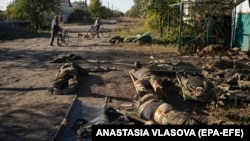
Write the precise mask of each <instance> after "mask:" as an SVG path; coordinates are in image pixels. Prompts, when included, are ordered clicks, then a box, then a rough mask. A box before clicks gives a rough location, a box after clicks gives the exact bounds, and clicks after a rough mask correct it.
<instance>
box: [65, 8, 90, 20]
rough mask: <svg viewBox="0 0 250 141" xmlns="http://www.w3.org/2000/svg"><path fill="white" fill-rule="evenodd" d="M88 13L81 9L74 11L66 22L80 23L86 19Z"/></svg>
mask: <svg viewBox="0 0 250 141" xmlns="http://www.w3.org/2000/svg"><path fill="white" fill-rule="evenodd" d="M87 17H88V12H87V11H85V10H82V9H75V10H74V11H73V13H71V15H70V16H69V19H68V22H69V23H72V22H81V21H82V20H85V19H87Z"/></svg>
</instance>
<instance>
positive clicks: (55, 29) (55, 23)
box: [50, 16, 60, 46]
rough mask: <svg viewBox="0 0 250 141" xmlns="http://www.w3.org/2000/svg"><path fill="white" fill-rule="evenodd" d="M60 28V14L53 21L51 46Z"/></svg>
mask: <svg viewBox="0 0 250 141" xmlns="http://www.w3.org/2000/svg"><path fill="white" fill-rule="evenodd" d="M59 30H60V26H59V20H58V16H55V18H54V19H53V20H52V22H51V39H50V45H51V46H53V42H54V38H55V36H57V34H58V32H59ZM57 43H58V42H57Z"/></svg>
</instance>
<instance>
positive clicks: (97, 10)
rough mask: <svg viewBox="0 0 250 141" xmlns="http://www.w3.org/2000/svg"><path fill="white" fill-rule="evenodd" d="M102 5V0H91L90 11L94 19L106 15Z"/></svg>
mask: <svg viewBox="0 0 250 141" xmlns="http://www.w3.org/2000/svg"><path fill="white" fill-rule="evenodd" d="M102 7H103V6H102V3H101V1H100V0H90V3H89V6H88V11H89V12H90V14H91V16H92V17H97V16H100V17H102V15H104V13H103V12H102Z"/></svg>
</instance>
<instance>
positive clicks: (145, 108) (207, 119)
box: [135, 93, 221, 125]
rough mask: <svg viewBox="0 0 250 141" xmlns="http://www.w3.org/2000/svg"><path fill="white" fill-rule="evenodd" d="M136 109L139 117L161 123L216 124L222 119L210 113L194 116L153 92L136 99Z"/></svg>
mask: <svg viewBox="0 0 250 141" xmlns="http://www.w3.org/2000/svg"><path fill="white" fill-rule="evenodd" d="M135 111H136V113H137V116H138V117H140V118H142V119H144V120H146V121H153V122H155V123H157V124H159V125H198V124H205V125H212V124H213V125H215V124H220V123H221V121H219V120H216V119H214V118H213V117H211V116H208V115H195V116H194V115H190V114H188V113H187V112H182V111H178V110H175V109H174V108H173V107H172V106H171V105H169V104H168V103H165V102H163V101H161V100H159V99H158V98H157V97H156V96H155V95H154V94H152V93H148V94H145V95H144V96H142V97H141V98H140V99H138V101H136V106H135Z"/></svg>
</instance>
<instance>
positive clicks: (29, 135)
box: [0, 24, 249, 141]
mask: <svg viewBox="0 0 250 141" xmlns="http://www.w3.org/2000/svg"><path fill="white" fill-rule="evenodd" d="M87 27H88V26H81V27H80V30H83V29H86V28H87ZM107 27H110V28H112V29H115V28H119V25H116V24H113V25H109V26H107ZM69 28H71V27H69ZM72 28H74V29H76V28H79V27H72ZM113 35H115V33H114V32H113V33H112V36H113ZM49 40H50V37H49V36H42V37H37V38H29V39H16V40H7V41H1V42H0V62H1V69H0V73H1V76H2V77H1V82H0V98H1V99H0V116H1V119H0V140H5V141H13V140H15V141H27V140H29V141H45V140H46V141H47V140H51V139H52V137H53V136H54V135H55V133H56V131H57V129H58V127H59V125H60V123H61V121H62V119H63V117H64V116H65V114H66V112H67V110H68V108H69V106H70V104H71V103H72V100H73V98H74V95H75V94H72V95H50V94H49V93H48V92H47V87H50V86H51V85H52V83H53V82H54V78H55V73H56V72H57V70H58V69H59V68H60V67H61V66H62V64H63V63H49V61H51V60H52V59H53V58H54V57H56V56H57V55H60V54H70V53H73V54H75V55H80V56H81V57H82V59H80V60H79V61H77V63H79V64H80V65H81V66H82V67H83V68H90V67H95V66H101V65H102V66H115V67H118V68H119V69H120V70H119V71H110V72H104V73H90V75H89V76H86V77H84V78H82V81H81V84H80V85H81V86H80V89H78V91H77V92H76V94H77V95H79V96H80V98H82V99H84V100H85V101H91V100H94V99H99V98H101V99H103V98H104V97H106V96H110V97H112V103H111V106H114V107H115V108H120V105H121V104H124V103H128V102H131V101H132V96H133V95H134V94H136V91H135V89H134V86H133V84H132V81H131V78H130V76H129V73H128V72H129V70H130V69H131V68H133V67H134V62H135V61H142V62H143V61H145V60H149V56H150V55H154V56H156V57H163V58H165V59H167V60H169V61H172V62H174V61H176V60H177V61H180V60H183V61H194V60H195V59H196V57H195V56H178V54H175V53H171V52H169V50H168V49H167V47H159V46H157V47H156V46H137V45H135V44H133V43H124V44H122V45H121V44H110V43H108V42H107V40H108V39H105V38H100V39H96V38H95V39H93V40H86V39H81V40H80V41H79V43H78V45H70V46H62V47H59V46H49ZM88 59H98V60H103V61H107V62H106V63H91V62H88V61H87V60H88ZM177 97H178V96H177ZM176 100H178V98H177V99H176ZM174 101H175V100H174ZM174 101H173V102H172V103H173V104H174V103H175V102H174ZM186 105H189V108H191V109H187V107H186V108H185V109H186V110H187V111H195V110H196V109H198V111H206V112H208V113H210V114H212V115H214V116H216V117H218V118H219V119H223V120H224V119H225V120H228V121H233V122H236V124H245V123H246V122H245V121H246V118H247V120H248V121H249V116H246V114H244V113H249V106H245V107H239V108H237V110H232V108H226V109H225V108H217V109H215V108H207V106H204V105H202V106H201V105H200V104H197V103H193V102H186V103H182V105H176V104H175V105H174V106H175V107H176V108H179V109H181V108H183V107H185V106H186ZM202 108H204V109H202ZM229 114H235V115H238V116H239V117H236V118H235V117H234V116H233V118H232V117H231V118H230V116H228V115H229ZM241 115H242V116H241ZM242 118H244V119H243V121H241V120H242Z"/></svg>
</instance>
